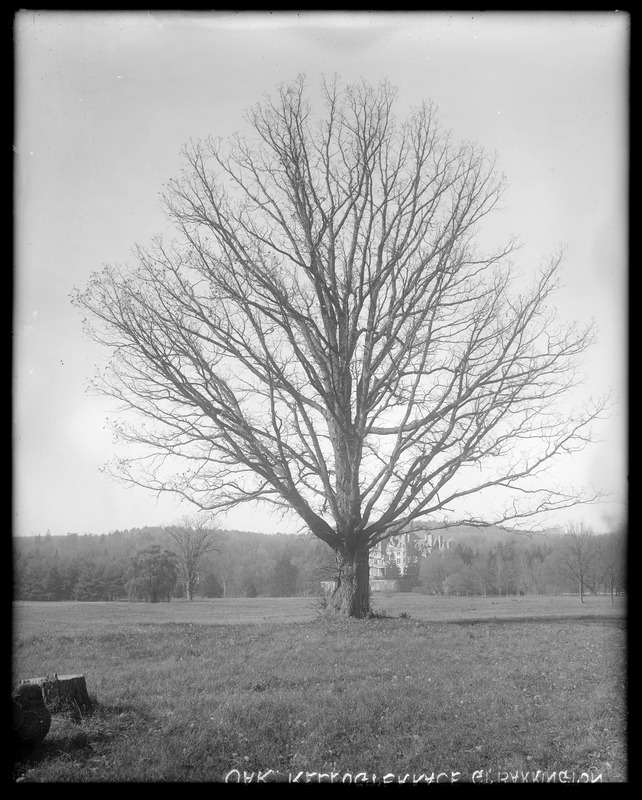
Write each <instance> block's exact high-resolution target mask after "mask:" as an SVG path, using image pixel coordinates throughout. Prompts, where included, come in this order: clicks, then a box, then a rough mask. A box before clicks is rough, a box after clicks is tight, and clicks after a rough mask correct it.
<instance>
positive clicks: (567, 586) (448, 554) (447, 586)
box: [415, 530, 626, 598]
mask: <svg viewBox="0 0 642 800" xmlns="http://www.w3.org/2000/svg"><path fill="white" fill-rule="evenodd" d="M415 561H416V567H415V575H416V576H417V577H418V579H419V585H418V586H417V587H416V590H415V591H419V592H423V593H426V594H439V595H481V596H486V595H494V596H502V595H522V594H524V595H526V594H535V595H537V594H553V595H555V594H578V595H580V598H581V597H582V595H583V594H586V593H591V594H610V595H611V598H613V596H614V595H616V594H620V593H622V592H624V591H625V589H626V547H625V539H624V536H623V534H621V533H611V534H601V535H594V534H592V533H590V532H586V531H582V530H571V531H569V532H567V533H565V534H558V533H548V534H546V535H545V536H535V537H527V536H524V535H520V534H513V535H509V536H507V537H506V538H505V539H502V540H500V541H494V542H489V541H484V539H483V535H481V534H471V535H468V536H465V535H464V536H462V537H461V538H460V539H459V540H458V541H457V542H456V543H455V542H453V546H452V547H451V548H450V549H449V550H443V551H441V552H438V553H435V554H433V555H431V556H429V557H428V558H425V559H420V558H417V559H416V560H415Z"/></svg>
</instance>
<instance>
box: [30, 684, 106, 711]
mask: <svg viewBox="0 0 642 800" xmlns="http://www.w3.org/2000/svg"><path fill="white" fill-rule="evenodd" d="M21 685H35V686H38V687H39V689H40V691H41V692H42V696H43V699H44V702H45V705H46V706H47V709H48V710H49V711H51V712H52V713H56V712H58V711H72V712H73V713H75V714H79V713H80V712H83V711H88V710H89V709H90V708H91V706H92V703H91V700H90V699H89V694H88V692H87V685H86V683H85V676H84V675H60V676H58V675H54V676H53V678H50V677H49V676H48V675H47V677H45V678H30V679H29V680H25V681H21Z"/></svg>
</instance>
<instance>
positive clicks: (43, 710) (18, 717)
mask: <svg viewBox="0 0 642 800" xmlns="http://www.w3.org/2000/svg"><path fill="white" fill-rule="evenodd" d="M11 706H12V709H13V736H14V742H15V744H16V745H17V746H18V747H25V746H26V747H32V746H33V745H36V744H38V743H39V742H41V741H42V740H43V739H44V738H45V736H46V735H47V734H48V733H49V728H50V726H51V713H50V712H49V709H48V708H47V707H46V705H45V701H44V698H43V696H42V690H41V689H40V686H38V685H36V684H32V683H21V684H20V686H18V687H16V689H14V690H13V692H12V693H11Z"/></svg>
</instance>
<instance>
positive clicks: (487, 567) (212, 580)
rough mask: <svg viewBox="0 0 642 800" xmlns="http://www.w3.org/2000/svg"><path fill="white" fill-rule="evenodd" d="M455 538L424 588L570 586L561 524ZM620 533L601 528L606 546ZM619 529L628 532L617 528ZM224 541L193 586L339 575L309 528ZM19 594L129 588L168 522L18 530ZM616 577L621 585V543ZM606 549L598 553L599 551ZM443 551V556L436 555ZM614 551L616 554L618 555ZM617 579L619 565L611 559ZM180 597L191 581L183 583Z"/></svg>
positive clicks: (278, 589) (258, 591)
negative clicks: (140, 558) (101, 530)
mask: <svg viewBox="0 0 642 800" xmlns="http://www.w3.org/2000/svg"><path fill="white" fill-rule="evenodd" d="M416 527H417V528H418V529H424V530H425V529H429V530H437V529H439V530H440V532H442V533H443V535H444V536H445V537H446V538H448V539H451V541H452V544H451V548H450V550H449V551H448V553H447V554H442V555H441V556H439V557H438V556H435V557H432V556H430V557H428V558H427V559H424V561H423V562H422V564H421V569H420V570H418V578H419V580H420V586H419V587H418V588H419V590H422V591H426V592H430V593H437V594H442V593H445V594H449V593H455V594H459V593H464V594H506V593H514V594H517V593H519V592H522V593H531V592H532V593H540V592H547V593H559V592H562V591H573V590H574V589H573V587H574V579H573V576H572V575H571V574H570V573H569V570H568V569H565V568H564V564H563V563H562V562H563V554H564V542H565V539H564V537H563V536H562V535H561V534H560V533H559V532H556V531H549V532H548V533H546V534H526V533H520V532H515V531H507V530H503V529H499V528H484V529H479V528H473V527H469V526H453V527H449V528H445V529H443V528H439V526H438V525H436V524H424V525H420V526H416ZM614 538H617V537H616V535H615V534H613V535H611V539H609V537H608V536H601V537H600V536H598V537H595V541H596V546H597V544H598V543H599V545H600V547H601V550H602V551H604V553H605V552H606V550H607V548H606V544H607V540H608V541H611V540H612V539H614ZM619 538H620V539H621V538H622V537H619ZM216 540H217V550H216V551H215V552H212V553H209V554H208V555H207V557H206V559H205V561H204V562H203V564H202V565H201V568H200V569H199V576H198V585H197V587H196V592H195V594H196V595H197V596H199V595H200V596H202V597H223V596H225V597H247V596H279V597H282V596H294V595H299V596H313V595H316V594H318V593H319V591H320V585H321V581H322V580H326V579H328V578H330V577H332V575H333V569H334V557H333V554H332V552H331V550H330V549H329V548H328V546H327V545H325V544H324V543H323V542H321V541H320V540H319V539H317V538H315V537H312V536H311V535H285V534H263V533H254V532H249V531H226V530H221V531H217V532H216ZM13 544H14V571H13V576H14V597H15V598H16V599H26V600H103V601H104V600H116V599H124V598H127V596H128V593H127V588H126V574H127V570H128V567H129V565H130V562H131V559H132V557H133V556H134V555H135V554H136V553H138V552H139V551H141V550H144V549H145V548H149V547H151V546H154V545H160V546H161V547H162V548H167V549H170V541H169V539H168V537H167V535H166V532H165V531H164V529H163V528H160V527H145V528H132V529H129V530H122V531H119V530H117V531H113V532H111V533H106V534H101V535H89V534H75V533H70V534H67V535H65V536H53V535H44V536H31V537H16V538H14V543H13ZM620 549H621V551H622V555H621V558H620V562H621V563H620V566H619V567H618V569H619V572H617V575H618V577H617V581H616V584H617V587H616V590H619V589H620V588H621V587H622V586H623V585H624V572H625V566H624V550H623V548H620ZM598 556H599V557H598ZM437 558H439V559H440V560H437ZM604 559H605V556H604V555H603V554H602V555H599V554H597V555H596V556H595V558H593V559H592V566H591V568H590V569H589V571H588V572H589V574H588V578H587V587H588V589H589V591H592V590H595V591H605V590H606V589H607V588H608V581H607V577H606V567H605V561H604ZM611 561H613V558H611ZM609 574H610V575H611V588H613V576H614V574H615V572H614V568H611V571H610V573H609ZM174 594H175V596H176V597H181V596H184V587H183V586H182V585H181V584H180V582H179V583H178V584H177V585H176V587H175V590H174Z"/></svg>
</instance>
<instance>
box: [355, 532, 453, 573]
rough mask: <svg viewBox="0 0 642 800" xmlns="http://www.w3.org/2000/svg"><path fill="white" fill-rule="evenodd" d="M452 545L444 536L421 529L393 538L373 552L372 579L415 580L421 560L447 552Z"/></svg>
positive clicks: (385, 541) (382, 543) (377, 545)
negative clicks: (398, 578)
mask: <svg viewBox="0 0 642 800" xmlns="http://www.w3.org/2000/svg"><path fill="white" fill-rule="evenodd" d="M450 544H451V540H450V539H446V538H445V537H444V536H443V534H441V533H430V532H428V531H422V530H418V531H410V532H409V533H400V534H398V535H397V536H391V537H390V538H389V539H384V540H383V541H382V542H379V543H378V544H376V545H375V546H374V547H373V548H372V549H371V550H370V577H371V578H391V577H406V576H408V577H415V576H416V574H417V573H418V571H419V565H420V563H421V559H422V558H427V557H428V556H429V555H430V554H431V553H433V552H435V551H439V550H448V549H450Z"/></svg>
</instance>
